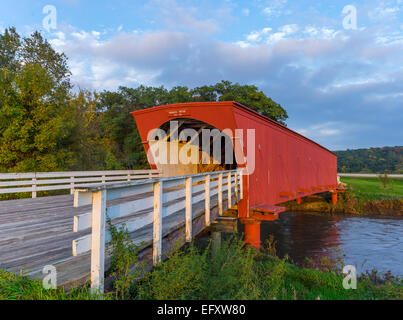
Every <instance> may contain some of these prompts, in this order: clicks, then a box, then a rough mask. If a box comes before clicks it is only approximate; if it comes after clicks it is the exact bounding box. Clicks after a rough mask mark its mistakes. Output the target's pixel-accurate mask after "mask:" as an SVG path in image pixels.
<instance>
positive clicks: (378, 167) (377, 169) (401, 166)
mask: <svg viewBox="0 0 403 320" xmlns="http://www.w3.org/2000/svg"><path fill="white" fill-rule="evenodd" d="M335 153H336V154H337V170H338V172H340V173H384V172H385V171H387V172H389V173H403V147H383V148H369V149H357V150H346V151H335Z"/></svg>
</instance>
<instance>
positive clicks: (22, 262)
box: [0, 195, 89, 271]
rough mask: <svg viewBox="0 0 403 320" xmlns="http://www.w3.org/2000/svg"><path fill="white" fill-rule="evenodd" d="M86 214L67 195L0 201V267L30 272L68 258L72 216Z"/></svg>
mask: <svg viewBox="0 0 403 320" xmlns="http://www.w3.org/2000/svg"><path fill="white" fill-rule="evenodd" d="M86 211H88V207H87V208H85V207H84V208H83V207H81V208H73V196H71V195H63V196H54V197H44V198H35V199H21V200H11V201H2V202H0V268H1V269H8V270H10V271H19V270H21V269H23V270H27V271H28V270H29V271H31V270H35V269H37V268H41V267H42V268H43V266H45V265H47V264H52V263H54V262H56V261H59V260H61V259H65V258H69V257H71V243H72V240H73V239H75V238H77V233H74V232H73V217H74V216H75V215H77V214H81V213H85V212H86ZM85 233H89V232H88V231H87V232H83V233H82V234H83V235H84V234H85Z"/></svg>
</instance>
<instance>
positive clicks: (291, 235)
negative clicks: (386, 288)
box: [261, 212, 403, 275]
mask: <svg viewBox="0 0 403 320" xmlns="http://www.w3.org/2000/svg"><path fill="white" fill-rule="evenodd" d="M271 234H272V235H273V236H274V238H275V240H276V249H277V254H278V255H279V256H280V257H283V256H284V255H286V254H288V255H289V256H290V258H291V259H292V261H294V262H295V263H297V264H300V263H302V262H303V261H304V260H305V258H306V257H309V258H311V259H313V260H315V261H319V260H320V259H321V258H322V257H325V256H327V257H329V258H336V255H339V254H341V255H342V256H343V259H344V262H345V264H353V265H356V266H357V269H358V272H362V271H365V270H370V269H372V268H376V269H378V271H380V272H386V271H388V270H391V271H392V273H393V274H394V275H403V219H401V218H394V217H391V218H384V217H382V218H367V217H351V216H325V215H320V214H307V213H293V212H285V213H282V214H281V217H280V219H279V220H277V221H274V222H263V223H262V225H261V239H262V241H263V242H264V241H265V239H268V238H269V236H270V235H271Z"/></svg>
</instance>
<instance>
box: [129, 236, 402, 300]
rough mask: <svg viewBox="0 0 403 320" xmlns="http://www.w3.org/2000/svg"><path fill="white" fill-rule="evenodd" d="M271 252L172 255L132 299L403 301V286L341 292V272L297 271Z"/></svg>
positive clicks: (239, 246)
mask: <svg viewBox="0 0 403 320" xmlns="http://www.w3.org/2000/svg"><path fill="white" fill-rule="evenodd" d="M271 250H272V249H270V250H266V251H263V252H258V251H256V250H255V249H253V248H245V247H244V246H243V243H242V240H241V239H238V238H231V239H228V240H225V241H224V242H223V243H222V245H221V246H220V247H219V248H218V250H217V251H216V252H215V253H214V254H212V252H211V250H210V246H208V247H207V248H206V249H204V250H201V249H196V247H195V246H194V245H190V247H189V248H187V249H184V250H179V251H178V250H176V251H174V252H173V253H171V254H170V258H169V259H168V260H166V261H165V262H163V263H162V264H161V265H160V266H159V267H157V268H155V269H154V270H153V271H152V272H150V273H149V274H148V275H147V277H146V278H145V279H144V280H143V281H141V282H138V283H137V290H136V292H137V295H136V296H134V297H133V298H136V299H212V300H221V299H228V300H232V299H263V300H271V299H286V300H296V299H312V300H316V299H322V300H326V299H332V300H333V299H402V298H403V283H402V282H401V280H400V279H398V278H391V277H387V278H386V277H383V278H382V281H378V282H376V283H375V282H373V281H372V280H371V278H370V277H369V276H366V275H362V276H361V277H360V278H359V281H358V288H357V290H346V289H344V288H343V285H342V282H343V275H342V274H341V273H340V272H339V271H338V269H339V268H331V267H330V266H329V263H328V262H327V263H326V264H325V266H326V268H325V269H324V270H320V269H312V268H303V267H297V266H295V265H292V264H290V263H289V262H288V261H287V258H284V259H279V258H278V257H276V256H275V255H273V254H271V253H270V251H271Z"/></svg>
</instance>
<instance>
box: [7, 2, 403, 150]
mask: <svg viewBox="0 0 403 320" xmlns="http://www.w3.org/2000/svg"><path fill="white" fill-rule="evenodd" d="M47 5H51V6H53V7H46V6H47ZM54 9H56V12H55V11H54ZM54 17H56V19H54ZM9 26H15V27H17V30H18V31H19V32H20V33H22V34H24V35H28V34H29V33H30V32H32V31H34V30H41V31H42V32H43V34H44V35H45V36H46V38H47V39H49V41H51V43H52V44H53V46H54V47H55V48H56V49H57V50H60V51H63V52H65V53H66V55H67V56H68V57H69V64H70V68H71V71H72V73H73V76H72V79H73V82H74V84H75V85H76V87H77V88H86V89H95V90H104V89H106V90H115V89H117V87H118V86H120V85H124V86H129V87H136V86H138V85H140V84H144V85H152V86H159V85H164V86H166V87H168V88H170V87H172V86H175V85H184V86H189V87H194V86H198V85H204V84H213V83H216V82H218V81H221V80H230V81H233V82H239V83H241V84H255V85H257V86H258V87H259V88H260V89H262V90H263V91H264V92H265V93H266V94H267V95H269V96H270V97H272V98H273V99H274V100H275V101H277V102H278V103H280V104H281V105H282V106H283V107H284V108H285V109H286V110H287V112H288V114H289V117H290V118H289V120H288V121H287V124H288V126H289V127H290V128H292V129H294V130H296V131H298V132H300V133H302V134H304V135H306V136H308V137H309V138H311V139H313V140H315V141H317V142H319V143H320V144H322V145H324V146H326V147H328V148H330V149H332V150H342V149H347V148H349V149H355V148H365V147H376V146H395V145H403V130H402V127H403V0H385V1H379V0H360V1H354V2H351V1H350V0H347V1H344V0H326V1H321V2H319V1H310V0H272V1H264V0H245V1H235V0H203V1H196V0H188V1H180V0H147V1H139V0H114V1H106V0H97V1H95V0H59V1H56V0H54V1H51V0H47V1H42V0H38V1H32V0H18V1H1V3H0V30H3V29H4V28H5V27H9Z"/></svg>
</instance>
